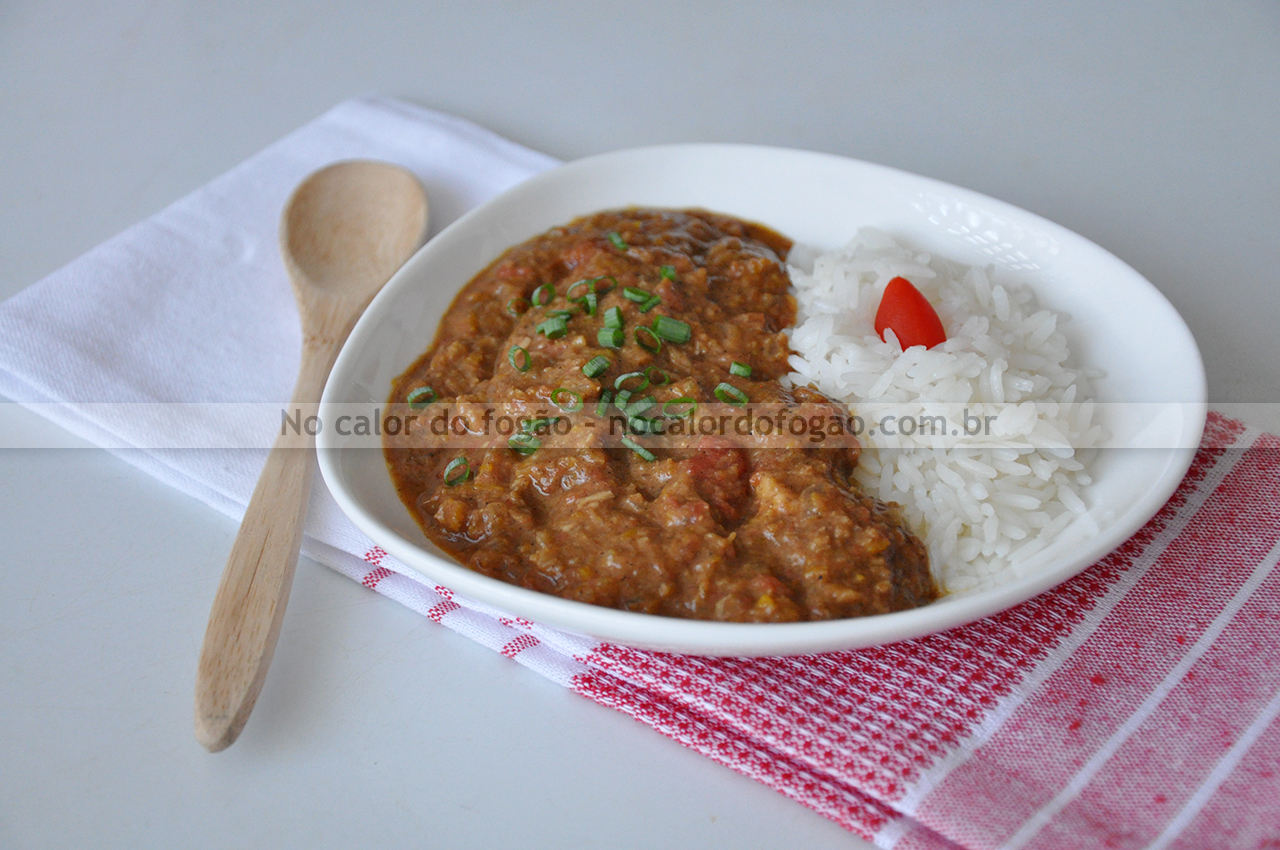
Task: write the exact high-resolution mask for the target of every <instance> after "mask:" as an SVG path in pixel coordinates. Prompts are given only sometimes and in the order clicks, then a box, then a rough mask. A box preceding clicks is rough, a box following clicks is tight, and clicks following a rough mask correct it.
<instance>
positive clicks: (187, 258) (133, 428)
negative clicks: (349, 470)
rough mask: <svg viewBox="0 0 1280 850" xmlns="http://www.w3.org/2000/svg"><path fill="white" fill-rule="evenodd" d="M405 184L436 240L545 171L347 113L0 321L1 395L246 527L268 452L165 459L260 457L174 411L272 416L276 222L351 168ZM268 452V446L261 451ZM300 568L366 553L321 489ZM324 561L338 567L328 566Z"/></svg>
mask: <svg viewBox="0 0 1280 850" xmlns="http://www.w3.org/2000/svg"><path fill="white" fill-rule="evenodd" d="M354 158H370V159H381V160H387V161H389V162H394V163H397V164H400V165H402V166H405V167H406V168H408V169H409V170H410V171H412V172H413V173H414V174H416V175H417V176H418V178H419V179H420V180H421V181H422V183H423V185H424V186H426V188H427V192H428V195H429V197H430V202H431V228H432V231H433V232H437V231H439V230H440V229H441V228H443V227H444V226H445V225H447V224H448V223H450V222H451V221H453V220H454V219H456V218H457V217H458V216H459V215H461V214H462V213H464V212H466V211H467V210H468V209H470V208H472V207H474V206H476V205H477V204H479V203H481V202H482V201H485V200H487V199H488V198H490V197H492V196H494V195H496V194H498V193H499V192H501V191H502V190H504V189H506V188H507V187H509V186H511V185H513V184H515V183H518V182H519V181H521V180H523V179H524V178H526V177H528V176H529V175H531V174H534V173H536V172H538V171H542V170H544V169H546V168H550V167H553V166H554V165H556V164H557V161H556V160H554V159H552V158H551V157H548V156H545V155H543V154H540V153H537V152H535V151H532V150H529V149H527V148H524V147H521V146H519V145H516V144H514V143H512V142H509V141H507V140H506V139H503V138H501V137H499V136H496V135H494V134H493V133H490V132H489V131H487V130H484V129H482V128H480V127H477V126H475V125H474V124H470V123H468V122H466V121H463V120H461V119H458V118H454V117H451V116H447V115H441V114H439V113H435V112H430V111H428V110H425V109H421V108H418V107H415V106H411V105H409V104H406V103H402V102H398V101H394V100H389V99H385V98H377V97H366V98H358V99H355V100H350V101H347V102H345V103H342V104H340V105H339V106H337V107H335V108H334V109H332V110H330V111H329V112H327V113H325V114H324V115H322V116H321V117H319V118H317V119H316V120H314V121H312V122H311V123H309V124H307V125H306V126H304V127H302V128H300V129H298V130H296V131H295V132H293V133H290V134H289V135H288V136H286V137H285V138H283V139H281V140H280V141H278V142H276V143H275V144H273V145H271V146H270V147H268V148H266V149H265V150H263V151H262V152H260V153H258V154H257V155H255V156H253V157H252V158H250V159H248V160H247V161H245V162H243V163H241V164H240V165H239V166H237V167H236V168H233V169H232V170H231V171H229V172H227V173H226V174H224V175H222V176H221V177H219V178H217V179H216V180H214V181H213V182H211V183H209V184H208V185H206V186H204V187H202V188H200V189H198V190H196V191H195V192H192V193H191V194H190V195H188V196H187V197H185V198H183V199H181V200H179V201H177V202H176V203H174V204H172V205H171V206H169V207H168V208H167V209H165V210H163V211H161V212H160V213H158V214H156V215H154V216H152V217H151V218H149V219H147V220H145V221H143V222H140V223H139V224H137V225H135V226H133V227H131V228H129V229H128V230H126V231H124V232H123V233H121V234H119V235H117V236H116V237H114V238H112V239H110V240H109V241H107V242H105V243H103V244H102V245H99V246H98V247H97V248H95V249H93V250H92V251H90V252H89V253H87V254H85V255H84V256H82V257H80V258H79V259H77V260H75V261H74V262H72V263H71V264H70V265H68V266H66V267H65V268H63V269H61V270H59V271H57V272H55V273H54V274H52V275H50V276H49V277H47V278H45V279H44V280H42V281H40V282H39V283H37V284H35V285H34V286H31V287H29V288H28V289H26V290H24V291H23V292H20V293H18V294H17V295H16V296H14V297H13V298H10V299H9V300H8V301H6V302H5V303H4V304H3V305H0V394H3V395H5V396H7V397H9V398H10V399H12V400H14V401H18V402H23V403H35V404H38V409H39V412H40V413H42V414H44V415H46V416H49V417H50V418H53V419H54V420H55V421H57V423H58V424H59V425H61V426H62V427H64V428H66V429H67V430H69V431H71V432H73V433H75V434H77V435H78V436H80V437H83V438H85V439H87V440H89V441H90V442H93V443H95V444H97V445H102V446H106V447H108V448H111V449H112V450H113V451H116V452H117V453H118V454H119V455H120V456H121V457H123V458H125V459H126V460H127V461H128V462H130V463H132V464H135V465H137V466H139V467H141V468H142V469H143V470H145V471H146V472H148V473H150V474H151V475H153V476H155V477H156V478H159V479H160V480H162V481H165V482H166V483H168V484H171V485H172V486H174V487H176V488H178V489H179V490H182V491H183V492H185V493H189V494H190V495H192V496H195V497H196V498H198V499H200V500H201V501H203V502H205V503H207V504H209V505H211V506H213V507H214V508H216V509H218V510H219V511H222V512H223V513H225V514H227V515H228V516H231V517H235V518H239V517H241V516H243V514H244V508H245V505H247V504H248V501H249V496H250V494H251V493H252V492H253V487H254V483H255V481H256V480H257V476H258V473H259V471H260V469H261V466H262V462H263V460H264V458H265V452H263V451H256V450H248V449H228V450H213V449H205V450H194V451H192V450H165V449H159V450H156V449H139V448H131V447H138V446H154V445H160V444H164V443H165V440H164V439H161V438H160V435H159V429H168V433H169V434H173V433H180V432H184V431H185V432H193V431H197V430H205V431H208V430H210V429H211V428H212V429H214V430H217V429H224V431H225V433H221V434H219V435H216V436H215V437H214V438H213V439H212V440H210V441H208V442H207V443H206V444H208V445H239V446H254V445H264V442H263V436H262V435H260V434H252V433H243V434H241V433H235V429H240V428H246V427H249V426H251V425H253V424H257V423H255V422H252V421H251V420H247V419H246V418H245V417H234V416H229V417H227V418H226V419H224V420H220V421H217V422H214V423H213V424H212V425H211V424H210V422H209V420H208V418H207V416H206V415H205V414H206V413H207V409H206V410H203V411H202V410H201V409H198V408H186V407H183V406H180V405H172V406H168V405H145V404H143V405H137V406H136V407H134V408H130V409H131V410H133V411H135V415H132V416H129V417H124V418H121V417H119V416H113V415H111V414H113V413H118V411H119V410H120V409H123V408H121V407H114V408H113V407H111V406H109V405H103V404H101V403H102V402H116V403H130V402H144V403H145V402H215V403H217V402H279V401H280V400H282V399H287V398H288V397H289V395H290V392H291V390H292V387H293V382H294V378H295V376H296V373H297V368H298V352H299V347H300V343H301V334H300V329H299V322H298V315H297V310H296V308H295V306H294V300H293V294H292V292H291V290H290V288H289V282H288V278H287V276H286V274H285V270H284V266H283V265H282V263H281V260H280V253H279V249H278V242H277V231H278V226H279V221H280V213H281V209H282V208H283V206H284V203H285V201H286V200H287V199H288V197H289V194H290V193H291V192H292V191H293V188H294V187H295V186H296V185H297V184H298V183H299V182H300V181H301V180H302V179H303V178H304V177H305V176H306V175H307V174H309V173H310V172H312V171H314V170H316V169H317V168H320V167H322V166H324V165H327V164H329V163H331V162H336V161H339V160H344V159H354ZM267 436H268V437H269V436H270V435H267ZM306 533H307V537H308V540H307V543H306V546H305V549H304V550H305V551H307V552H308V553H309V554H311V555H313V556H316V557H319V558H320V559H321V560H323V561H325V562H326V563H330V565H334V563H333V562H334V560H335V558H337V557H338V553H339V552H345V553H352V554H357V555H362V554H363V553H365V552H367V551H368V550H369V549H370V547H371V545H372V544H370V543H369V542H368V540H367V539H366V538H364V536H363V535H361V534H360V533H359V532H357V531H356V530H355V528H354V526H352V525H351V523H350V522H349V521H348V520H347V519H346V517H345V516H343V515H342V514H341V513H340V512H339V511H338V509H337V506H336V505H335V504H334V502H333V499H332V497H331V496H330V495H329V492H328V490H327V489H326V488H325V486H324V482H323V481H322V480H321V479H320V478H319V477H318V476H317V477H316V483H315V490H314V494H313V496H312V504H311V510H310V516H309V519H308V522H307V530H306ZM331 550H337V551H336V552H335V551H331Z"/></svg>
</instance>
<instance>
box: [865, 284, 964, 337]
mask: <svg viewBox="0 0 1280 850" xmlns="http://www.w3.org/2000/svg"><path fill="white" fill-rule="evenodd" d="M886 328H893V332H894V333H895V334H896V335H897V337H898V342H900V343H902V349H903V350H904V351H905V350H906V349H908V348H910V347H911V346H913V345H923V346H924V347H925V348H933V347H934V346H935V345H940V344H942V343H944V342H946V341H947V332H946V331H945V330H943V329H942V320H941V319H939V318H938V314H937V312H935V311H934V309H933V305H931V304H930V303H929V301H928V299H926V298H925V297H924V296H923V295H921V294H920V290H918V289H916V288H915V287H914V286H912V285H911V281H909V280H907V279H906V278H905V277H895V278H894V279H893V280H891V281H889V285H888V286H886V287H885V288H884V296H883V297H881V299H880V309H878V310H876V333H878V334H880V338H881V339H884V332H885V329H886Z"/></svg>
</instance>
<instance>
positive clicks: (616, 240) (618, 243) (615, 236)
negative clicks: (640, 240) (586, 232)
mask: <svg viewBox="0 0 1280 850" xmlns="http://www.w3.org/2000/svg"><path fill="white" fill-rule="evenodd" d="M609 242H610V243H612V244H613V247H615V248H617V249H618V250H619V251H625V250H627V243H626V242H624V241H623V239H622V236H621V235H619V233H618V231H616V230H610V231H609Z"/></svg>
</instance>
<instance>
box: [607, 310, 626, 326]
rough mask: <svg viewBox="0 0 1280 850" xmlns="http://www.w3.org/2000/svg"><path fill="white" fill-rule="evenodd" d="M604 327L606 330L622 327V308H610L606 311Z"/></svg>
mask: <svg viewBox="0 0 1280 850" xmlns="http://www.w3.org/2000/svg"><path fill="white" fill-rule="evenodd" d="M604 326H605V327H606V328H620V327H622V308H621V307H610V308H609V309H608V310H605V311H604Z"/></svg>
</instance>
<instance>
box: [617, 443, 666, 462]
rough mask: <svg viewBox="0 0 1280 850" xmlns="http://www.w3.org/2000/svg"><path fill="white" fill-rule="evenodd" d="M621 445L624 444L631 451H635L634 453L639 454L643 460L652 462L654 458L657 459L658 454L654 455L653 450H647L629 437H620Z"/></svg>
mask: <svg viewBox="0 0 1280 850" xmlns="http://www.w3.org/2000/svg"><path fill="white" fill-rule="evenodd" d="M622 445H624V446H626V447H627V448H629V449H631V451H633V452H635V453H636V454H638V455H640V457H642V458H644V459H645V460H647V461H649V462H650V463H653V462H654V461H655V460H657V459H658V456H657V455H655V454H654V453H653V452H651V451H649V450H648V449H646V448H645V447H644V446H642V445H640V444H639V443H637V442H636V441H635V440H633V439H631V438H630V437H623V438H622Z"/></svg>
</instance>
